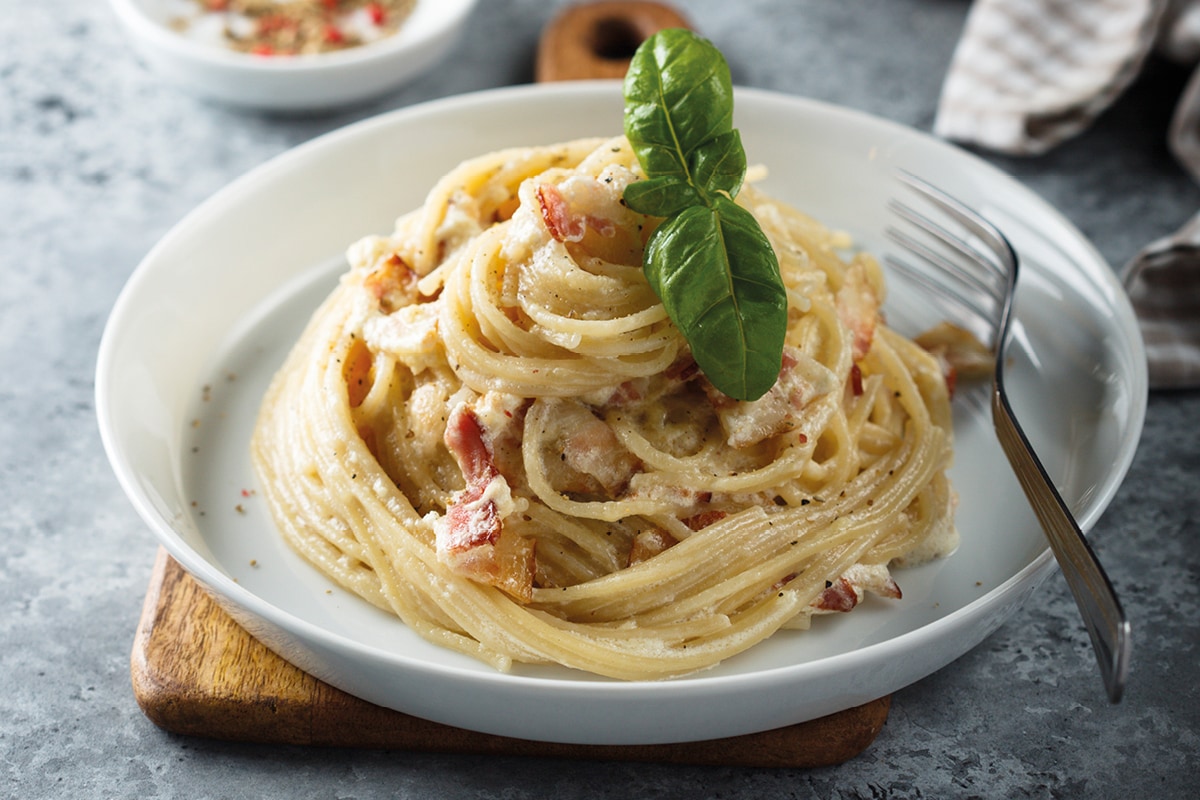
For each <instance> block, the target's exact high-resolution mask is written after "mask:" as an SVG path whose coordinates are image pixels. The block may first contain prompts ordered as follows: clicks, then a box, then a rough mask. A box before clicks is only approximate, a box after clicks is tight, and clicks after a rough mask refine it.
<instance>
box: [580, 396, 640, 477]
mask: <svg viewBox="0 0 1200 800" xmlns="http://www.w3.org/2000/svg"><path fill="white" fill-rule="evenodd" d="M561 413H562V417H561V418H560V423H561V424H562V425H563V426H564V428H565V429H566V430H567V433H566V434H565V436H564V438H563V440H562V463H563V464H564V465H565V466H566V467H568V468H570V470H573V471H574V472H576V473H578V475H579V476H583V478H584V482H583V484H580V483H579V482H578V481H577V480H576V481H573V483H574V484H575V485H574V486H573V488H574V489H575V490H576V491H584V492H589V491H590V492H595V491H597V490H600V491H603V492H604V493H605V494H607V495H608V496H609V497H617V496H619V495H620V494H621V492H623V491H624V490H625V488H626V487H627V486H628V485H629V481H630V480H631V479H632V478H633V475H634V473H636V472H637V471H638V470H639V469H640V468H641V463H642V462H641V460H640V459H639V458H638V457H637V456H635V455H633V454H632V453H630V452H629V451H628V450H626V449H625V448H624V447H623V446H622V445H621V442H620V440H618V439H617V435H616V434H615V433H613V430H612V428H610V427H609V426H608V423H606V422H604V421H603V420H601V419H597V418H596V417H595V416H594V415H593V414H592V413H591V412H590V411H588V410H587V409H586V408H584V407H583V406H581V405H579V404H576V403H571V404H563V406H562V409H561Z"/></svg>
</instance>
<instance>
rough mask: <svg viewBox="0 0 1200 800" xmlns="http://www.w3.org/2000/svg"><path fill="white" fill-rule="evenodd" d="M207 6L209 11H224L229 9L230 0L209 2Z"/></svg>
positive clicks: (212, 0) (210, 0)
mask: <svg viewBox="0 0 1200 800" xmlns="http://www.w3.org/2000/svg"><path fill="white" fill-rule="evenodd" d="M206 5H207V6H208V10H209V11H224V10H225V9H227V8H229V0H208V2H207V3H206Z"/></svg>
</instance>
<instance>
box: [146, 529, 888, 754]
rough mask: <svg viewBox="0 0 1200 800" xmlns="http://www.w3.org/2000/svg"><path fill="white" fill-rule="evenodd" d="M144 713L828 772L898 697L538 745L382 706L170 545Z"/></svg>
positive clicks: (248, 727) (211, 728) (260, 729)
mask: <svg viewBox="0 0 1200 800" xmlns="http://www.w3.org/2000/svg"><path fill="white" fill-rule="evenodd" d="M131 666H132V670H131V672H132V677H133V690H134V694H135V695H136V697H137V701H138V704H139V705H140V706H141V708H142V711H143V712H144V713H145V714H146V716H147V717H149V718H150V720H151V721H152V722H154V723H155V724H156V725H158V726H159V727H161V728H163V729H165V730H167V731H170V732H172V733H178V734H185V735H189V736H203V737H208V738H214V739H225V740H231V741H243V742H258V743H269V744H292V745H322V746H336V747H362V748H378V749H389V750H420V751H433V752H451V753H472V754H492V755H529V756H540V757H561V758H581V759H593V760H597V759H599V760H613V761H655V762H664V763H687V764H723V765H735V766H756V767H821V766H831V765H834V764H840V763H842V762H843V761H847V760H849V759H851V758H853V757H854V756H856V755H858V754H859V753H861V752H862V751H863V750H865V749H866V748H867V746H868V745H870V744H871V742H872V741H874V739H875V737H876V736H877V735H878V733H879V731H880V730H881V729H882V728H883V725H884V723H885V722H886V720H887V715H888V709H889V707H890V705H891V698H890V697H883V698H881V699H879V700H875V701H873V702H870V703H867V704H865V705H862V706H859V707H857V708H851V709H848V710H846V711H842V712H839V713H837V714H833V715H831V716H828V717H823V718H821V719H817V720H813V721H811V722H805V723H801V724H799V725H792V726H790V727H787V728H781V729H779V730H774V731H767V732H765V733H756V734H749V735H745V736H735V737H731V738H726V739H715V740H711V741H705V742H691V743H687V744H678V745H675V744H660V745H644V746H633V745H619V746H618V745H599V746H592V745H572V744H551V743H546V742H531V741H525V740H522V739H513V738H508V737H504V736H494V735H490V734H483V733H476V732H474V731H468V730H463V729H460V728H454V727H450V726H448V725H441V724H439V723H436V722H430V721H428V720H424V719H419V718H417V717H413V716H410V715H408V714H403V713H400V712H398V711H392V710H390V709H386V708H381V707H380V706H377V705H373V704H371V703H368V702H366V701H365V700H360V699H358V698H357V697H353V696H352V695H349V694H346V693H345V692H342V691H340V690H338V689H335V688H334V687H332V686H330V685H329V684H326V683H323V682H322V681H319V680H317V679H316V678H314V677H312V676H311V675H309V674H307V673H305V672H303V671H302V670H300V669H298V668H297V667H294V666H292V665H291V664H289V663H288V662H287V661H284V660H283V659H282V658H280V657H279V656H277V655H275V653H273V652H272V651H271V650H268V649H267V648H266V646H265V645H263V644H261V643H259V642H258V641H257V640H256V639H254V638H253V637H252V636H251V635H250V634H249V633H247V632H246V631H245V629H243V628H241V627H240V626H239V625H238V624H237V623H235V622H234V621H233V620H232V619H231V618H230V617H229V615H227V614H226V613H225V612H224V611H222V610H221V608H220V607H219V606H217V604H216V603H215V602H214V601H213V600H212V599H211V598H210V597H209V596H208V594H207V593H206V592H205V590H204V589H203V588H202V587H201V586H200V584H198V583H197V582H196V581H195V580H193V579H192V578H191V577H190V576H189V575H188V574H187V573H186V572H185V571H184V570H183V568H182V567H181V566H180V565H179V563H178V562H176V561H175V560H174V559H173V558H171V557H170V556H169V555H168V554H167V552H166V551H165V550H162V549H160V550H159V553H158V559H157V561H156V563H155V566H154V573H153V576H152V578H151V581H150V587H149V591H148V592H147V594H146V601H145V606H144V607H143V609H142V617H141V621H140V623H139V624H138V628H137V634H136V636H135V638H134V644H133V653H132V658H131Z"/></svg>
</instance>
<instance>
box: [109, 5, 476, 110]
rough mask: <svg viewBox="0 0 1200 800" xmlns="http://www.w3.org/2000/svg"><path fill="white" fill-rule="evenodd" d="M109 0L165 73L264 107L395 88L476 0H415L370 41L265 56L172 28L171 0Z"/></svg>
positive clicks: (357, 98) (325, 104)
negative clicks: (398, 23) (394, 25)
mask: <svg viewBox="0 0 1200 800" xmlns="http://www.w3.org/2000/svg"><path fill="white" fill-rule="evenodd" d="M110 2H111V3H112V7H113V10H114V11H115V12H116V15H117V18H118V19H119V20H120V21H121V23H122V24H123V25H124V26H125V29H126V31H127V32H128V34H129V37H130V40H131V41H132V42H133V44H134V46H135V47H136V48H137V51H138V53H139V54H140V55H141V56H142V58H143V59H144V60H145V62H146V63H147V64H148V65H149V66H150V68H151V69H153V70H154V71H156V72H157V73H159V74H160V75H162V76H163V77H164V78H166V79H167V80H169V81H171V82H172V83H175V84H177V85H179V86H181V87H183V88H184V89H186V90H189V91H191V92H193V93H195V94H198V95H201V96H204V97H207V98H210V99H213V100H218V101H220V102H224V103H228V104H230V105H234V106H241V107H245V108H257V109H265V110H269V111H321V110H328V109H334V108H338V107H343V106H349V105H354V104H356V103H361V102H365V101H366V100H369V99H371V98H374V97H377V96H379V95H382V94H384V93H386V92H388V91H389V90H392V89H395V88H397V87H398V86H400V85H401V84H403V83H405V82H406V81H409V80H411V79H412V78H414V77H416V76H417V75H418V74H420V73H421V72H423V71H425V70H427V69H429V68H430V67H432V66H433V65H434V64H435V63H436V62H437V61H438V60H440V59H441V57H442V56H443V55H445V54H446V52H447V51H448V50H449V49H450V48H451V47H452V46H453V45H454V43H455V42H456V41H457V40H458V34H459V32H460V30H461V29H462V26H463V24H464V23H465V22H466V19H467V15H468V14H469V13H470V12H471V10H472V9H473V8H474V6H475V0H418V2H417V4H416V7H415V8H414V9H413V11H412V14H411V15H410V16H409V17H408V19H406V20H405V22H404V25H403V26H402V27H401V28H400V30H399V31H397V32H396V33H395V34H393V35H391V36H387V37H385V38H383V39H380V40H379V41H377V42H372V43H370V44H366V45H362V46H359V47H352V48H348V49H346V50H339V51H336V52H331V53H320V54H316V55H305V56H287V57H271V58H264V57H261V56H253V55H247V54H245V53H238V52H235V51H233V50H229V49H227V48H224V47H221V46H220V45H218V44H209V43H207V42H202V41H196V40H193V39H189V38H188V37H186V36H183V35H181V34H179V33H177V32H175V31H173V30H171V28H170V27H169V26H168V22H169V20H170V19H171V17H172V16H174V14H175V10H177V9H178V8H179V3H178V1H177V0H176V2H174V3H172V2H171V0H110Z"/></svg>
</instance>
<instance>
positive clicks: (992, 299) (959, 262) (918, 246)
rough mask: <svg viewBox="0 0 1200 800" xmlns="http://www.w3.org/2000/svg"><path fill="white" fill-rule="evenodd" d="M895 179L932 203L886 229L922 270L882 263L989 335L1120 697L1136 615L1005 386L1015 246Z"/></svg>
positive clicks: (1100, 654) (935, 194)
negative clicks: (1124, 603) (1129, 616)
mask: <svg viewBox="0 0 1200 800" xmlns="http://www.w3.org/2000/svg"><path fill="white" fill-rule="evenodd" d="M898 178H899V180H900V181H901V183H902V184H903V185H904V187H905V188H906V190H907V191H908V193H909V194H911V195H913V196H914V197H916V198H919V199H920V200H921V201H922V203H921V205H922V208H923V209H924V208H928V209H930V210H929V211H928V212H924V213H922V212H920V211H917V210H915V209H914V208H913V207H912V206H911V205H909V204H908V203H905V202H903V201H901V200H898V199H892V200H891V201H890V202H889V208H890V210H891V211H892V212H893V213H894V215H895V216H896V217H897V218H898V219H899V220H901V221H902V223H901V224H899V225H896V226H889V228H888V229H887V230H886V234H887V236H888V238H889V239H891V240H892V241H893V242H894V243H896V244H897V245H899V246H900V247H901V248H902V249H903V250H905V251H907V254H908V255H909V256H912V257H914V258H915V259H918V260H919V263H920V265H921V267H923V268H917V267H914V266H913V265H912V264H910V263H909V262H907V261H905V260H904V259H901V258H898V257H896V256H895V255H894V254H890V255H888V256H887V257H886V258H885V262H886V263H887V264H888V265H889V266H890V267H892V268H893V269H895V270H896V271H897V272H899V273H900V274H901V275H903V276H905V277H907V278H909V279H910V280H912V281H913V282H914V283H917V284H919V285H920V286H922V287H924V288H925V289H927V290H929V291H930V292H932V293H934V296H936V297H941V298H944V299H945V300H948V301H950V302H951V303H953V304H955V305H956V306H959V307H962V308H964V309H965V310H967V311H969V312H970V313H971V314H972V315H973V317H974V318H975V319H976V320H977V321H978V322H981V323H983V324H984V328H983V330H985V331H987V332H988V335H989V336H990V338H991V339H992V341H991V342H987V341H985V342H984V343H985V344H990V345H991V346H992V349H993V351H994V353H995V358H996V363H995V369H994V372H993V378H992V391H991V406H992V422H993V425H994V426H995V428H996V435H997V437H998V438H999V440H1000V445H1001V447H1002V448H1003V449H1004V453H1005V455H1006V456H1007V457H1008V460H1009V463H1010V464H1011V465H1012V469H1013V472H1015V473H1016V476H1017V480H1018V481H1019V482H1020V484H1021V488H1022V490H1024V492H1025V496H1026V497H1027V498H1028V499H1029V503H1030V505H1031V506H1032V507H1033V511H1034V514H1036V515H1037V518H1038V521H1039V522H1040V523H1041V526H1042V528H1043V530H1044V531H1045V532H1046V538H1047V539H1048V540H1049V542H1050V548H1051V550H1052V551H1053V552H1054V556H1055V558H1056V559H1058V563H1059V566H1060V567H1061V568H1062V572H1063V575H1064V577H1066V579H1067V585H1068V586H1069V587H1070V589H1071V593H1072V594H1073V595H1074V596H1075V602H1076V604H1077V605H1078V606H1079V612H1080V614H1081V615H1082V617H1083V622H1084V625H1085V626H1086V627H1087V631H1088V634H1089V636H1090V637H1091V640H1092V647H1093V649H1094V650H1095V653H1096V659H1097V661H1098V662H1099V664H1100V672H1101V675H1102V677H1103V679H1104V686H1105V688H1106V690H1107V692H1108V698H1109V700H1110V701H1111V702H1113V703H1116V702H1118V701H1119V700H1120V699H1121V694H1122V693H1123V691H1124V688H1125V680H1126V678H1127V677H1128V673H1129V652H1130V641H1129V622H1128V620H1126V618H1125V612H1124V611H1123V610H1122V608H1121V603H1120V601H1119V600H1118V599H1117V595H1116V592H1115V591H1114V590H1113V587H1112V583H1111V582H1110V581H1109V579H1108V576H1107V575H1106V574H1105V572H1104V568H1103V567H1102V566H1101V565H1100V562H1099V560H1098V559H1097V558H1096V554H1095V553H1094V552H1093V551H1092V548H1091V546H1090V545H1089V544H1088V542H1087V539H1086V538H1085V537H1084V535H1083V532H1082V531H1080V529H1079V525H1078V523H1076V522H1075V519H1074V517H1073V516H1072V515H1071V512H1070V510H1069V509H1068V508H1067V505H1066V503H1064V502H1063V499H1062V496H1061V495H1060V494H1059V492H1058V489H1057V488H1056V487H1055V485H1054V482H1053V481H1052V480H1051V479H1050V476H1049V475H1048V474H1047V473H1046V470H1045V468H1044V467H1043V466H1042V463H1041V461H1040V460H1039V459H1038V457H1037V454H1036V453H1035V452H1034V450H1033V447H1032V446H1031V445H1030V443H1029V439H1028V438H1027V437H1026V436H1025V433H1024V431H1023V430H1022V429H1021V425H1020V423H1018V422H1017V418H1016V416H1015V415H1014V414H1013V410H1012V406H1011V405H1010V404H1009V400H1008V395H1007V394H1006V393H1005V390H1004V366H1005V360H1006V352H1007V349H1008V344H1009V340H1010V336H1011V325H1012V319H1013V296H1014V293H1015V291H1016V286H1017V263H1018V262H1017V254H1016V251H1014V250H1013V248H1012V245H1011V244H1009V242H1008V240H1007V239H1006V238H1005V237H1004V235H1003V234H1001V233H1000V231H999V230H997V229H996V227H995V226H993V225H992V224H991V223H990V222H988V221H987V220H985V219H983V218H982V217H981V216H979V214H977V213H975V212H974V211H972V210H971V209H970V208H968V207H966V206H964V205H963V204H962V203H960V202H959V201H957V200H955V199H954V198H952V197H950V196H948V195H946V194H945V193H944V192H942V191H940V190H939V189H937V188H935V187H933V186H931V185H930V184H928V183H926V182H925V181H923V180H921V179H920V178H917V177H916V176H914V175H912V174H910V173H907V172H900V173H899V174H898ZM935 220H936V221H935ZM975 327H976V329H978V328H979V326H978V325H976V326H975Z"/></svg>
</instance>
